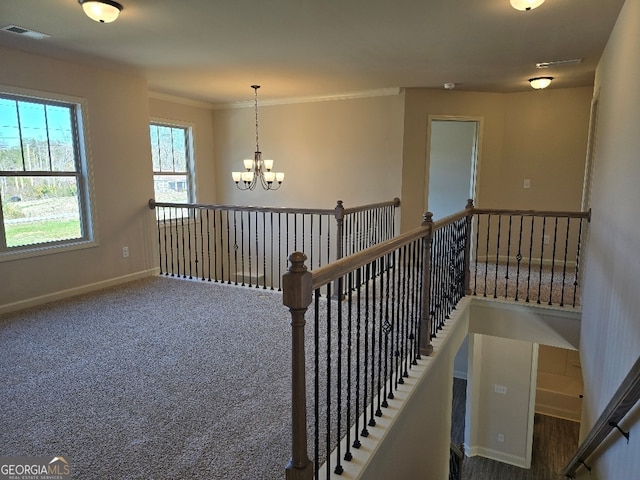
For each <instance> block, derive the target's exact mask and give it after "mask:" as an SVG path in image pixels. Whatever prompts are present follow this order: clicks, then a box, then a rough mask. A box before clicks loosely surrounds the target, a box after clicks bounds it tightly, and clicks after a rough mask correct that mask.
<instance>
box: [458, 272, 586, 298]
mask: <svg viewBox="0 0 640 480" xmlns="http://www.w3.org/2000/svg"><path fill="white" fill-rule="evenodd" d="M485 272H486V282H485ZM518 273H519V275H518ZM575 273H576V272H575V267H573V268H567V269H566V270H563V268H562V267H556V268H555V269H554V270H553V284H552V282H551V280H552V271H551V267H550V266H544V267H543V268H542V272H540V267H539V266H532V267H531V270H530V271H529V266H528V265H524V264H523V265H522V266H521V267H520V272H518V270H517V265H515V264H511V265H510V266H509V270H508V272H507V266H506V264H504V263H500V264H498V265H497V271H496V265H495V263H493V264H492V263H489V264H488V265H487V264H485V263H484V262H477V263H476V262H474V263H472V264H471V278H470V280H471V281H470V288H471V292H472V293H473V292H476V295H478V296H487V297H491V298H494V295H495V298H506V299H511V300H512V299H515V298H516V293H517V298H518V301H520V302H525V303H526V302H527V299H528V301H529V302H530V303H537V302H538V300H540V303H542V304H543V305H548V304H549V301H551V304H552V305H557V306H560V305H561V306H564V307H572V306H573V305H574V303H575V306H579V305H580V286H579V285H578V283H577V282H576V281H575V279H576V275H575ZM507 276H508V278H507ZM516 284H517V288H516Z"/></svg>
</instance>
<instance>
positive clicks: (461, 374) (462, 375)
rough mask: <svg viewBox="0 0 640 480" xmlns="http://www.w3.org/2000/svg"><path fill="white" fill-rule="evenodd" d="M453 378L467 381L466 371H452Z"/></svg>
mask: <svg viewBox="0 0 640 480" xmlns="http://www.w3.org/2000/svg"><path fill="white" fill-rule="evenodd" d="M453 377H454V378H461V379H462V380H467V371H466V370H454V371H453Z"/></svg>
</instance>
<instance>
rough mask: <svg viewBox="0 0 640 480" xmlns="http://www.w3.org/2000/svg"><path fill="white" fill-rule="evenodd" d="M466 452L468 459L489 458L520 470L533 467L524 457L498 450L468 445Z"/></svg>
mask: <svg viewBox="0 0 640 480" xmlns="http://www.w3.org/2000/svg"><path fill="white" fill-rule="evenodd" d="M464 451H465V454H466V455H467V457H476V456H480V457H484V458H489V459H491V460H496V461H498V462H502V463H508V464H509V465H514V466H516V467H520V468H531V465H529V464H528V463H527V459H526V458H524V457H518V456H516V455H509V454H508V453H504V452H500V451H498V450H493V449H491V448H484V447H470V446H468V445H465V446H464Z"/></svg>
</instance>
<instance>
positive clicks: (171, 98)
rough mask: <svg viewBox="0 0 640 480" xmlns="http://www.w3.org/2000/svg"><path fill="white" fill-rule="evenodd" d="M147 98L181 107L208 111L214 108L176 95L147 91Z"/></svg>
mask: <svg viewBox="0 0 640 480" xmlns="http://www.w3.org/2000/svg"><path fill="white" fill-rule="evenodd" d="M147 96H148V97H149V98H153V99H156V100H166V101H167V102H173V103H180V104H182V105H188V106H190V107H200V108H207V109H209V110H212V109H213V108H214V107H215V105H214V104H213V103H207V102H203V101H200V100H193V99H191V98H185V97H178V96H177V95H170V94H168V93H161V92H153V91H149V92H148V93H147Z"/></svg>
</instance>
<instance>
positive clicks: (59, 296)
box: [0, 268, 160, 314]
mask: <svg viewBox="0 0 640 480" xmlns="http://www.w3.org/2000/svg"><path fill="white" fill-rule="evenodd" d="M159 273H160V269H159V268H152V269H149V270H143V271H141V272H135V273H130V274H128V275H123V276H121V277H116V278H110V279H107V280H102V281H100V282H95V283H89V284H87V285H81V286H79V287H75V288H69V289H67V290H60V291H57V292H52V293H47V294H46V295H40V296H38V297H32V298H27V299H25V300H20V301H18V302H13V303H7V304H6V305H0V314H3V313H8V312H15V311H17V310H22V309H24V308H29V307H35V306H37V305H43V304H45V303H49V302H54V301H56V300H63V299H65V298H69V297H75V296H76V295H81V294H83V293H89V292H94V291H96V290H102V289H103V288H109V287H113V286H116V285H120V284H121V283H127V282H131V281H133V280H138V279H140V278H145V277H152V276H154V275H158V274H159Z"/></svg>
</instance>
